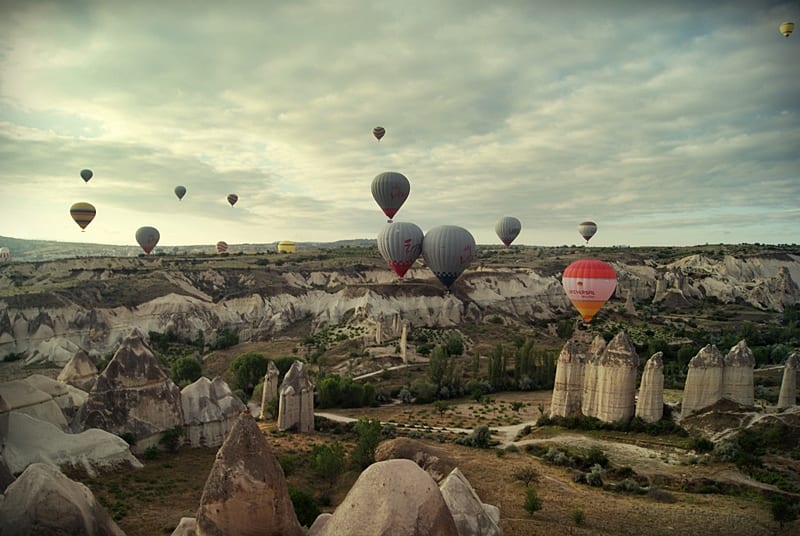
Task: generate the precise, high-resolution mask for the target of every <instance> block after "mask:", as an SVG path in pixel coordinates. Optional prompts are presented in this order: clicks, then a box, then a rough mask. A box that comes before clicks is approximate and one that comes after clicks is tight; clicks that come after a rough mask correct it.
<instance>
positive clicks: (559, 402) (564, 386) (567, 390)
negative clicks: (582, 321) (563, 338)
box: [550, 341, 584, 417]
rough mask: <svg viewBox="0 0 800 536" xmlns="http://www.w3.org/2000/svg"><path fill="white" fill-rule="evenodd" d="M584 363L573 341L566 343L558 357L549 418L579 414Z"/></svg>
mask: <svg viewBox="0 0 800 536" xmlns="http://www.w3.org/2000/svg"><path fill="white" fill-rule="evenodd" d="M583 380H584V363H583V355H582V354H580V353H579V352H578V347H577V344H576V343H575V341H567V343H566V344H565V345H564V347H563V348H562V349H561V353H560V354H559V355H558V361H557V363H556V379H555V384H554V385H553V397H552V400H551V402H550V417H575V416H578V415H580V414H581V397H582V396H583Z"/></svg>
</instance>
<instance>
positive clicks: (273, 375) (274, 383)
mask: <svg viewBox="0 0 800 536" xmlns="http://www.w3.org/2000/svg"><path fill="white" fill-rule="evenodd" d="M279 377H280V371H279V370H278V367H276V366H275V362H274V361H272V360H270V361H269V363H268V364H267V373H266V374H264V386H263V387H262V389H261V412H260V413H259V415H258V418H259V419H261V420H262V421H263V420H266V419H267V413H268V412H267V404H269V403H270V402H271V401H272V400H274V399H276V398H278V378H279ZM270 418H272V419H274V418H275V415H271V416H270Z"/></svg>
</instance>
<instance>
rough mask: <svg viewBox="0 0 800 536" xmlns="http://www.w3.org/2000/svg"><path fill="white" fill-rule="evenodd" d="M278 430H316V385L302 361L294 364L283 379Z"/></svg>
mask: <svg viewBox="0 0 800 536" xmlns="http://www.w3.org/2000/svg"><path fill="white" fill-rule="evenodd" d="M278 429H279V430H281V431H283V430H290V429H291V430H296V431H298V432H312V431H313V430H314V384H313V383H311V379H310V378H309V377H308V370H307V369H306V365H305V363H303V362H302V361H295V362H294V363H292V367H291V368H290V369H289V372H287V373H286V376H285V377H284V378H283V384H282V385H281V392H280V396H279V402H278Z"/></svg>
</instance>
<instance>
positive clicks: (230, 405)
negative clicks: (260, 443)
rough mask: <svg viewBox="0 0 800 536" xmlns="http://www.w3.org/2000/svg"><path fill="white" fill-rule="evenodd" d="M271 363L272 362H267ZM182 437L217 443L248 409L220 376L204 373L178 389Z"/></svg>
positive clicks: (202, 444) (192, 442)
mask: <svg viewBox="0 0 800 536" xmlns="http://www.w3.org/2000/svg"><path fill="white" fill-rule="evenodd" d="M270 363H271V362H270ZM181 407H182V408H183V422H184V425H185V426H184V437H185V438H186V440H187V441H188V442H189V444H190V445H191V446H192V447H219V446H220V445H222V442H223V441H225V437H226V436H227V435H228V432H229V431H230V429H231V428H232V427H233V423H234V422H236V419H237V418H238V417H239V414H240V413H241V412H243V411H245V410H246V409H247V406H245V405H244V403H242V401H241V400H239V399H238V398H237V397H236V396H235V395H234V394H233V392H232V391H231V389H230V387H228V384H227V383H225V382H224V381H223V380H222V378H219V377H217V378H214V380H213V381H210V380H209V379H208V378H206V377H201V378H199V379H198V380H197V381H196V382H194V383H192V384H190V385H187V386H186V387H184V388H183V389H182V390H181Z"/></svg>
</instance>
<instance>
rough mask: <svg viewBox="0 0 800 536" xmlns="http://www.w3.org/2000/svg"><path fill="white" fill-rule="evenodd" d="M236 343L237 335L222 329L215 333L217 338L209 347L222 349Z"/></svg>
mask: <svg viewBox="0 0 800 536" xmlns="http://www.w3.org/2000/svg"><path fill="white" fill-rule="evenodd" d="M237 344H239V335H238V334H236V333H235V332H233V331H231V330H229V329H223V330H221V331H220V332H219V333H218V334H217V340H216V342H215V343H214V344H213V345H212V347H211V348H212V349H213V350H224V349H225V348H230V347H231V346H236V345H237ZM262 376H263V374H262Z"/></svg>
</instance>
